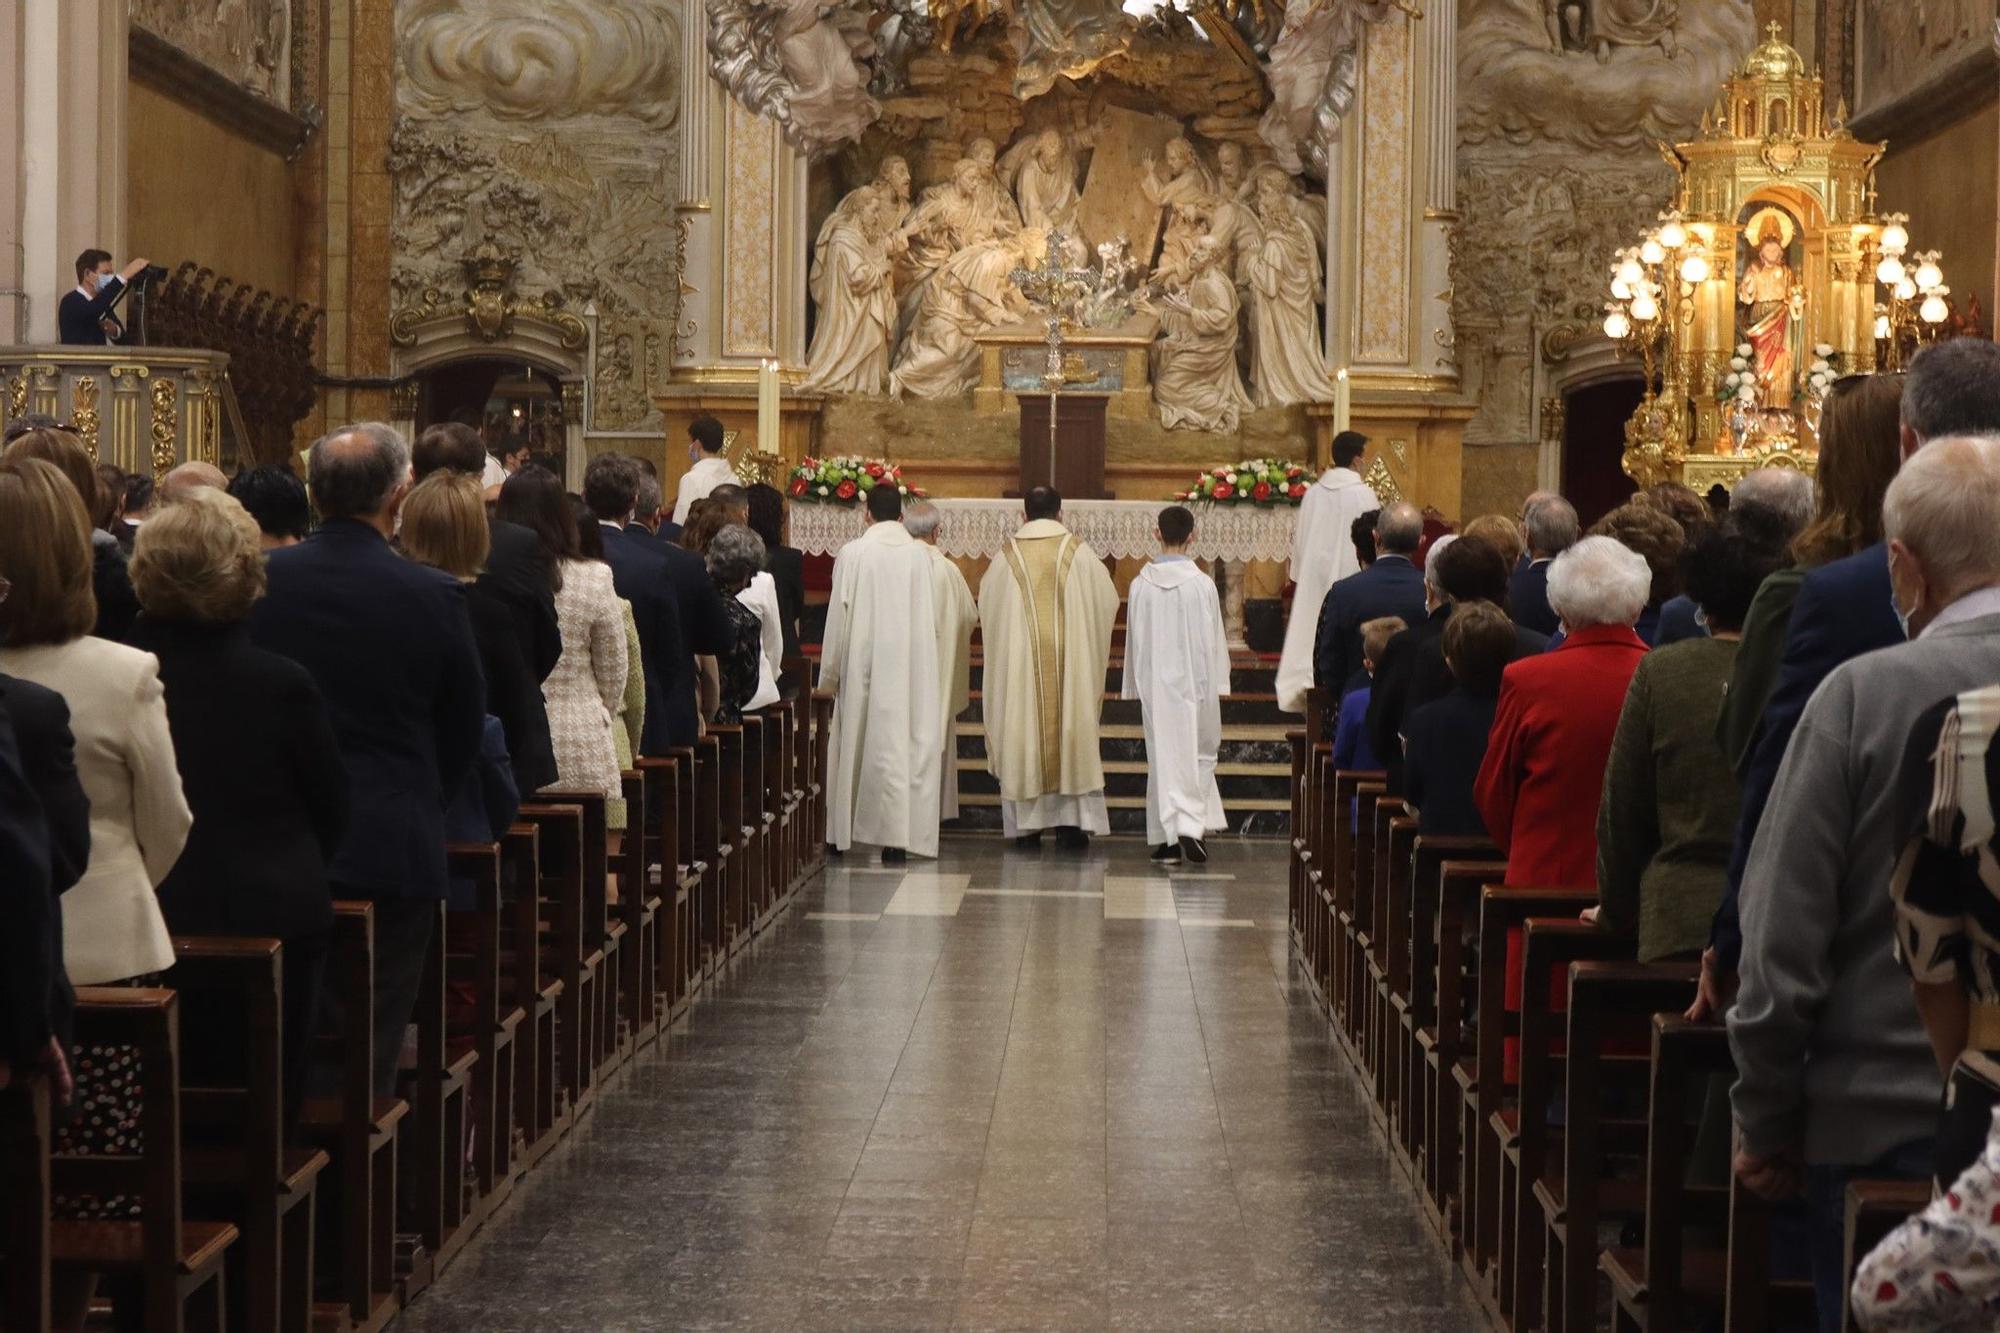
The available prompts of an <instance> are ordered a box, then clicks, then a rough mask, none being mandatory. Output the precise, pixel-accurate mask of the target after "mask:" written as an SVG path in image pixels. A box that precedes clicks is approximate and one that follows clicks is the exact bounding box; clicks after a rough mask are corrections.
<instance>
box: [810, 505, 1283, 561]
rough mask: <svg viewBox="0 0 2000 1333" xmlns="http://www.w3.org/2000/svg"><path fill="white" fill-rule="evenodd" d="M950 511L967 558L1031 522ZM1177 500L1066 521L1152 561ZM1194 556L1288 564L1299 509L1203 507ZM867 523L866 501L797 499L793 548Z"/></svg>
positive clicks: (945, 525) (985, 553)
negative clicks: (1162, 518)
mask: <svg viewBox="0 0 2000 1333" xmlns="http://www.w3.org/2000/svg"><path fill="white" fill-rule="evenodd" d="M935 503H936V504H937V507H938V508H939V510H941V511H942V512H943V515H944V521H943V522H942V523H941V524H940V525H939V527H938V549H939V550H941V551H943V552H944V553H945V554H946V555H949V556H953V557H956V558H958V559H961V560H991V559H992V558H993V557H994V556H996V555H998V554H999V553H1000V548H1001V547H1003V546H1004V545H1006V542H1007V539H1008V538H1009V537H1011V536H1013V535H1014V533H1015V532H1016V531H1017V530H1018V529H1019V528H1020V526H1021V524H1022V522H1023V521H1024V520H1023V519H1022V517H1021V502H1020V501H1019V500H948V499H939V500H936V502H935ZM1172 503H1173V502H1172V501H1171V500H1071V501H1067V502H1065V503H1064V505H1063V512H1062V521H1063V526H1064V527H1067V528H1068V529H1069V530H1070V531H1071V532H1073V533H1075V534H1076V535H1077V536H1078V537H1079V538H1081V539H1082V540H1083V541H1084V542H1086V543H1088V544H1089V546H1090V549H1091V550H1093V551H1095V552H1097V553H1098V554H1099V555H1101V556H1104V557H1105V558H1106V559H1113V560H1144V559H1147V558H1149V557H1151V556H1152V555H1154V554H1155V553H1157V552H1158V551H1159V549H1160V538H1159V534H1158V533H1157V531H1156V530H1155V527H1156V523H1157V520H1158V518H1159V514H1160V511H1161V510H1162V509H1164V508H1166V507H1167V506H1168V505H1170V504H1172ZM1191 508H1192V509H1193V510H1194V516H1195V528H1194V544H1193V547H1192V549H1191V554H1193V555H1194V556H1195V557H1196V558H1198V559H1201V560H1225V561H1251V560H1272V561H1284V560H1288V559H1290V558H1291V553H1292V526H1293V524H1294V523H1295V522H1296V521H1297V518H1298V510H1297V509H1296V508H1295V507H1292V506H1284V507H1278V506H1275V505H1274V506H1272V507H1271V508H1269V509H1260V508H1255V507H1249V506H1234V505H1212V504H1197V505H1193V506H1191ZM864 526H865V524H864V521H863V513H862V509H861V507H860V506H859V505H824V504H794V505H792V507H791V541H792V545H794V546H796V547H798V548H799V549H800V550H801V551H804V552H805V553H806V554H807V555H836V554H838V553H839V551H840V548H841V547H843V546H845V545H847V543H849V542H851V541H853V540H854V539H855V538H857V537H859V536H860V535H861V532H862V529H863V527H864Z"/></svg>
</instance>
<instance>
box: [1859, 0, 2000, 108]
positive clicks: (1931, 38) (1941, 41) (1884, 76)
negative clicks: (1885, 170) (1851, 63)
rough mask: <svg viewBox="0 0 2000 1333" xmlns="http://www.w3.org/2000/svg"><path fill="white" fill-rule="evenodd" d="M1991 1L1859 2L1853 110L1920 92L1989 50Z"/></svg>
mask: <svg viewBox="0 0 2000 1333" xmlns="http://www.w3.org/2000/svg"><path fill="white" fill-rule="evenodd" d="M1994 8H1995V7H1994V3H1993V0H1924V2H1923V3H1921V4H1918V3H1914V2H1913V0H1859V3H1858V4H1857V5H1856V13H1855V28H1856V32H1855V46H1856V48H1857V50H1856V53H1855V69H1854V83H1855V99H1854V100H1855V106H1854V109H1855V112H1856V113H1857V114H1865V113H1867V112H1870V111H1874V110H1876V109H1878V108H1880V107H1882V106H1883V105H1885V104H1887V103H1890V102H1893V101H1895V100H1896V99H1897V98H1900V97H1903V96H1906V95H1908V94H1909V93H1912V92H1914V91H1916V90H1917V89H1918V88H1919V87H1921V86H1922V85H1923V84H1924V82H1925V81H1926V80H1928V79H1930V78H1932V77H1934V76H1936V75H1938V74H1941V73H1943V72H1944V71H1945V70H1946V69H1948V68H1949V67H1950V66H1952V65H1954V64H1957V63H1958V62H1959V61H1961V60H1963V59H1965V58H1966V57H1967V56H1972V55H1977V54H1979V53H1981V52H1991V51H1992V49H1993V43H1994Z"/></svg>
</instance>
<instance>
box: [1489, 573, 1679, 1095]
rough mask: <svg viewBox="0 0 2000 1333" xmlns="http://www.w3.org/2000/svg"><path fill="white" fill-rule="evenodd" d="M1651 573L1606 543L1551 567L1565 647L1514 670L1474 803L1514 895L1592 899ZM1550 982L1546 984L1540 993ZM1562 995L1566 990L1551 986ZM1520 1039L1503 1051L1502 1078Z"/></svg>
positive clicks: (1511, 981) (1504, 682)
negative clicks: (1566, 894)
mask: <svg viewBox="0 0 2000 1333" xmlns="http://www.w3.org/2000/svg"><path fill="white" fill-rule="evenodd" d="M1652 587H1653V574H1652V570H1651V569H1650V568H1649V567H1648V566H1647V564H1646V559H1645V557H1644V556H1642V555H1640V554H1638V553H1637V552H1636V551H1633V550H1630V549H1628V548H1627V547H1624V546H1621V545H1620V544H1619V543H1618V542H1616V541H1614V540H1612V539H1611V538H1609V537H1585V538H1584V539H1583V540H1582V541H1580V542H1578V543H1577V544H1576V545H1574V546H1572V547H1570V548H1569V549H1568V550H1566V551H1564V552H1563V553H1562V554H1561V555H1559V556H1557V557H1556V558H1555V562H1554V563H1553V564H1552V565H1551V566H1550V567H1549V606H1550V607H1551V608H1552V609H1553V610H1554V611H1555V613H1556V615H1557V616H1559V617H1560V618H1561V621H1562V626H1563V629H1564V631H1565V633H1566V636H1567V637H1565V638H1564V640H1563V643H1562V646H1561V647H1559V648H1552V649H1550V650H1549V651H1548V652H1546V653H1542V654H1539V655H1537V656H1534V657H1524V658H1521V659H1520V660H1519V661H1516V662H1513V663H1510V664H1509V665H1508V667H1507V669H1506V671H1505V672H1504V673H1503V674H1502V675H1501V677H1500V702H1499V705H1498V706H1497V707H1496V708H1495V710H1494V714H1493V730H1492V731H1491V733H1489V735H1488V737H1487V741H1486V758H1485V760H1484V762H1482V763H1481V764H1480V766H1479V780H1478V781H1477V783H1475V784H1474V786H1473V799H1474V800H1475V801H1476V802H1477V804H1478V806H1479V814H1480V818H1481V819H1483V820H1484V821H1485V823H1486V831H1487V833H1488V834H1490V835H1491V836H1492V838H1493V841H1494V842H1495V843H1497V844H1498V845H1499V847H1500V849H1501V851H1502V852H1504V853H1505V854H1506V857H1507V881H1506V882H1507V883H1508V884H1509V885H1510V886H1513V887H1517V888H1518V887H1523V886H1529V885H1532V886H1535V887H1538V888H1561V889H1595V888H1596V887H1597V807H1598V802H1599V799H1600V798H1601V797H1602V795H1603V791H1604V772H1605V767H1606V765H1607V763H1608V762H1609V760H1610V757H1611V741H1612V738H1613V736H1614V735H1615V734H1616V733H1617V730H1618V715H1619V713H1620V712H1621V711H1623V709H1624V707H1625V693H1626V689H1627V687H1628V686H1629V685H1630V684H1631V683H1632V673H1633V672H1634V671H1636V670H1637V669H1638V666H1639V659H1640V658H1642V657H1644V656H1645V654H1646V644H1645V641H1644V640H1642V639H1641V638H1640V637H1639V636H1638V635H1637V634H1635V633H1633V631H1632V626H1633V625H1634V624H1635V623H1637V621H1638V619H1639V613H1640V612H1642V611H1644V610H1645V609H1646V602H1647V599H1648V597H1649V596H1650V594H1651V592H1652ZM1521 983H1522V978H1521V954H1520V941H1519V939H1518V937H1517V936H1516V937H1510V938H1509V940H1508V942H1507V996H1506V1001H1507V1008H1508V1009H1509V1010H1510V1011H1513V1010H1518V1009H1519V1008H1520V1005H1521ZM1537 984H1547V983H1537ZM1552 989H1553V990H1554V992H1555V996H1554V997H1552V998H1556V997H1560V996H1562V995H1563V994H1564V993H1565V991H1566V989H1567V988H1566V987H1563V986H1562V985H1561V982H1560V980H1556V981H1555V982H1554V983H1553V985H1552ZM1517 1045H1518V1043H1517V1041H1516V1039H1514V1038H1509V1039H1508V1041H1507V1077H1508V1078H1509V1079H1510V1080H1511V1079H1512V1078H1514V1077H1515V1076H1516V1071H1515V1057H1516V1048H1517Z"/></svg>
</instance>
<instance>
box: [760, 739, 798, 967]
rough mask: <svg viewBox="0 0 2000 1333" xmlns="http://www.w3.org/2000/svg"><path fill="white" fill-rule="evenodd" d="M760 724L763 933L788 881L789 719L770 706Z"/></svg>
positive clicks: (776, 908) (781, 898)
mask: <svg viewBox="0 0 2000 1333" xmlns="http://www.w3.org/2000/svg"><path fill="white" fill-rule="evenodd" d="M758 717H759V719H760V720H761V721H762V722H763V724H764V762H763V764H762V766H761V768H760V770H759V772H760V773H761V775H762V779H763V782H762V786H761V788H760V790H761V792H762V799H761V803H760V807H759V812H758V813H759V815H760V816H761V818H762V820H763V825H764V850H763V855H762V858H761V861H760V867H761V873H760V874H759V876H758V881H757V884H758V890H757V929H758V930H760V931H761V930H763V929H764V927H766V926H768V925H770V924H771V922H772V920H774V919H775V918H776V916H777V914H778V907H779V904H780V903H781V902H782V900H783V899H784V897H785V894H786V890H787V887H788V886H789V884H790V882H791V879H790V876H789V875H788V874H787V873H786V870H785V825H786V820H787V818H788V816H787V815H786V806H785V774H786V772H787V771H788V768H787V758H786V756H787V753H788V751H789V748H790V734H791V724H792V717H791V713H790V711H789V710H787V709H786V708H785V706H784V705H783V704H773V705H771V706H770V707H769V708H767V709H765V710H764V711H763V712H762V713H760V714H759V715H758Z"/></svg>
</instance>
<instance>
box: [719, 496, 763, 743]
mask: <svg viewBox="0 0 2000 1333" xmlns="http://www.w3.org/2000/svg"><path fill="white" fill-rule="evenodd" d="M763 568H764V539H763V538H762V537H759V536H758V535H757V534H756V533H754V532H752V531H750V529H749V528H747V527H744V526H743V525H742V524H741V523H732V524H730V525H729V526H728V527H725V528H722V529H721V530H719V531H718V532H717V533H716V534H715V536H714V538H713V539H712V540H711V541H710V542H709V544H708V577H709V578H710V579H711V580H712V581H713V582H714V584H715V590H716V591H717V592H719V593H721V594H722V605H723V609H724V610H725V611H726V612H727V613H728V616H729V629H730V646H729V648H728V649H727V650H726V651H724V652H722V653H720V654H718V655H717V656H715V657H711V658H704V659H702V674H703V681H702V685H703V691H702V694H703V699H702V708H703V711H704V713H705V714H706V715H707V716H708V717H709V718H710V719H711V720H712V721H715V722H720V723H723V724H725V725H727V724H734V723H736V722H740V721H742V719H743V710H744V709H745V708H747V707H749V706H750V705H751V704H752V702H753V701H754V700H755V699H756V697H757V687H758V682H759V676H760V673H761V670H762V667H763V658H764V626H763V621H762V619H761V618H760V617H759V616H758V614H757V612H756V611H755V610H754V609H752V608H751V607H750V606H749V605H747V604H746V603H744V602H743V601H742V600H741V598H740V596H739V595H740V594H741V593H743V592H744V591H745V590H746V589H748V588H749V587H750V584H751V581H752V580H753V579H755V578H756V576H757V575H758V573H759V572H761V571H762V570H763ZM772 693H773V695H775V694H776V691H775V689H774V690H773V691H772Z"/></svg>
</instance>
